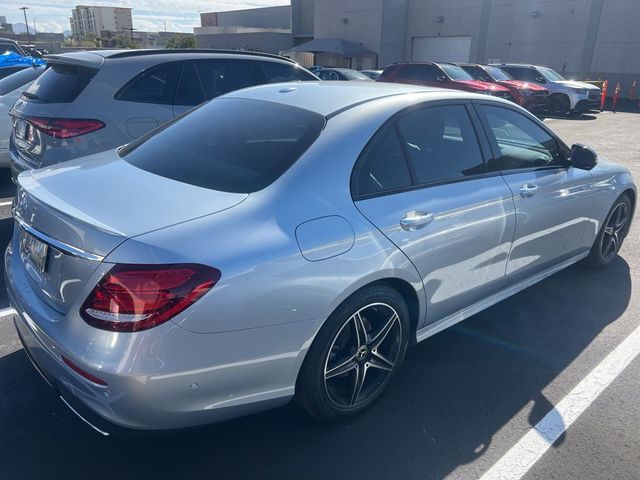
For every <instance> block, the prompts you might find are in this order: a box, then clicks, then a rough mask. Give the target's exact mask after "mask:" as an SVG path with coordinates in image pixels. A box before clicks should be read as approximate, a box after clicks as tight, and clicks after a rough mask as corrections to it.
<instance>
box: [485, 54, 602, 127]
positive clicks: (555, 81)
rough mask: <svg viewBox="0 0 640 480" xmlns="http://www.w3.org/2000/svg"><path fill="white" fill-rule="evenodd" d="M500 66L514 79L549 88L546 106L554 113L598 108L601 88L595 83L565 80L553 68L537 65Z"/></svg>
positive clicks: (510, 64) (580, 111) (559, 113)
mask: <svg viewBox="0 0 640 480" xmlns="http://www.w3.org/2000/svg"><path fill="white" fill-rule="evenodd" d="M493 66H496V67H500V68H501V69H502V70H504V71H505V72H507V73H508V74H509V75H511V76H512V77H513V78H515V79H516V80H522V81H525V82H533V83H537V84H538V85H541V86H543V87H544V88H546V89H548V90H549V99H548V107H549V111H550V112H551V113H553V114H555V115H566V114H568V113H571V112H573V113H582V112H586V111H587V110H592V109H595V108H598V106H599V103H600V95H601V93H602V92H601V90H600V89H599V88H598V87H596V86H595V85H591V84H590V83H585V82H577V81H575V80H566V79H565V78H564V77H563V76H562V75H560V74H559V73H558V72H556V71H555V70H553V69H551V68H549V67H543V66H537V65H522V64H518V63H507V64H504V63H503V64H499V65H493Z"/></svg>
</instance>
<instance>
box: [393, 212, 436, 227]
mask: <svg viewBox="0 0 640 480" xmlns="http://www.w3.org/2000/svg"><path fill="white" fill-rule="evenodd" d="M433 217H434V215H433V213H428V212H422V211H419V210H413V211H411V212H407V213H406V214H405V216H404V217H402V218H401V219H400V227H401V228H402V229H403V230H409V231H414V230H418V229H419V228H422V227H424V226H425V225H428V224H429V223H431V221H432V220H433Z"/></svg>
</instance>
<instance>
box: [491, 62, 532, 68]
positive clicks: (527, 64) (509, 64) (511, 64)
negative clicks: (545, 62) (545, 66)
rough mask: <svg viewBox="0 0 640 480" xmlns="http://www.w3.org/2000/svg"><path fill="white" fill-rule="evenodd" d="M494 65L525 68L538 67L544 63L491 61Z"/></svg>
mask: <svg viewBox="0 0 640 480" xmlns="http://www.w3.org/2000/svg"><path fill="white" fill-rule="evenodd" d="M489 65H491V66H492V67H524V68H537V67H538V66H542V65H531V64H529V63H490V64H489Z"/></svg>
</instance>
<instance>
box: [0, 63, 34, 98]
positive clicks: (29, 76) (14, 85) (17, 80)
mask: <svg viewBox="0 0 640 480" xmlns="http://www.w3.org/2000/svg"><path fill="white" fill-rule="evenodd" d="M43 71H44V67H38V68H33V67H31V68H25V69H24V70H20V71H19V72H16V73H14V74H13V75H11V76H9V77H6V78H3V79H2V80H0V95H6V94H7V93H11V92H13V91H14V90H16V89H18V88H20V87H22V86H24V85H26V84H27V83H29V82H32V81H34V80H35V79H36V78H38V77H39V76H40V75H41V74H42V72H43Z"/></svg>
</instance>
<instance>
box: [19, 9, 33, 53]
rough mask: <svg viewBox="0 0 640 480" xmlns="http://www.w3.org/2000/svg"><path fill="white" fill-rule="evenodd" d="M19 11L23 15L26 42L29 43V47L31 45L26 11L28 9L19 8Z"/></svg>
mask: <svg viewBox="0 0 640 480" xmlns="http://www.w3.org/2000/svg"><path fill="white" fill-rule="evenodd" d="M20 10H22V13H24V26H25V27H27V41H28V42H29V45H31V34H30V33H29V22H27V10H29V7H20Z"/></svg>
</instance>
